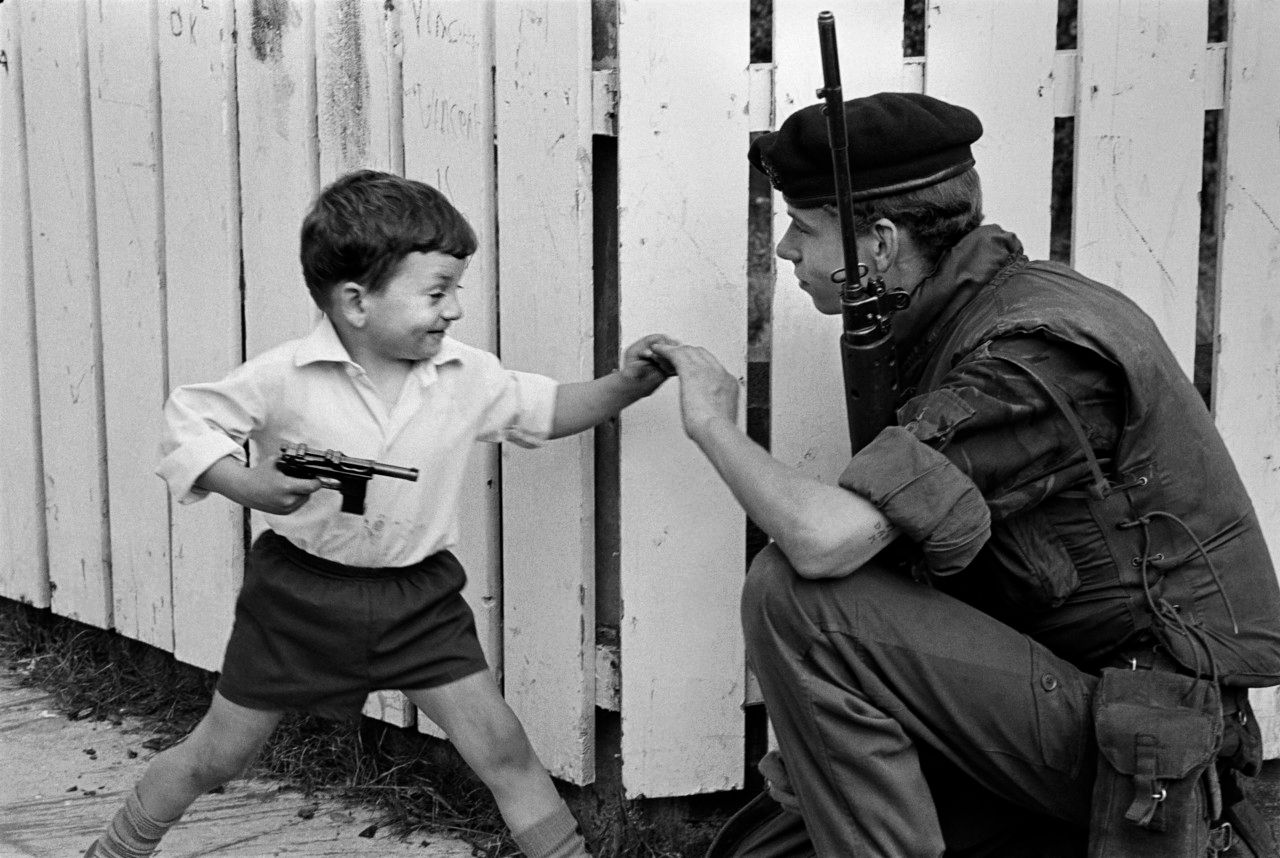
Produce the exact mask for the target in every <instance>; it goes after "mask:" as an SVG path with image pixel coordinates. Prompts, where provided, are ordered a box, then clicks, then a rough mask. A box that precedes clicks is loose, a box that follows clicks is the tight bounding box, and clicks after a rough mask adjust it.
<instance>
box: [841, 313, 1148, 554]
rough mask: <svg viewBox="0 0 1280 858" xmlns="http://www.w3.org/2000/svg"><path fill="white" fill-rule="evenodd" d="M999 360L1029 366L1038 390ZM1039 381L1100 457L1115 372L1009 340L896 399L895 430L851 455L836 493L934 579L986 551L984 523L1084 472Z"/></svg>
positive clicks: (1050, 345) (1043, 346)
mask: <svg viewBox="0 0 1280 858" xmlns="http://www.w3.org/2000/svg"><path fill="white" fill-rule="evenodd" d="M1001 355H1008V356H1010V357H1016V358H1017V359H1018V360H1019V361H1020V362H1021V363H1022V364H1024V365H1027V366H1034V367H1036V375H1037V377H1038V380H1037V379H1033V378H1031V377H1030V376H1028V375H1027V374H1025V373H1023V372H1022V371H1020V370H1018V369H1017V368H1015V367H1014V365H1012V364H1010V363H1009V362H1008V361H1006V360H1004V359H1002V358H1001ZM1041 383H1049V384H1054V385H1057V386H1058V387H1059V388H1060V389H1061V390H1062V392H1063V393H1064V394H1065V397H1066V399H1067V400H1068V401H1070V402H1071V403H1072V404H1073V407H1074V408H1075V410H1076V413H1077V415H1078V416H1079V418H1080V419H1081V422H1082V423H1083V425H1084V428H1085V431H1086V433H1087V435H1088V440H1089V441H1090V443H1091V445H1092V446H1093V447H1094V449H1095V452H1096V453H1097V454H1098V455H1099V457H1100V458H1105V456H1106V455H1107V454H1108V453H1107V451H1108V450H1109V448H1110V446H1111V445H1112V444H1114V442H1115V438H1116V435H1117V432H1118V424H1119V421H1120V419H1121V413H1122V397H1121V395H1120V392H1119V391H1120V390H1121V389H1122V388H1121V382H1120V381H1119V378H1118V375H1117V371H1116V370H1115V368H1114V367H1112V366H1110V365H1109V364H1107V363H1106V362H1105V361H1103V360H1102V359H1101V358H1099V357H1098V356H1097V355H1094V354H1092V353H1091V352H1087V351H1086V350H1084V349H1082V348H1079V347H1075V346H1071V345H1069V344H1064V343H1056V342H1049V341H1046V340H1043V339H1039V338H1035V337H1026V336H1020V337H1009V338H1005V339H1001V340H996V341H994V342H992V343H988V344H985V345H983V346H982V347H981V348H980V349H978V350H977V351H975V352H974V353H973V354H971V355H969V356H968V357H967V358H966V359H965V360H963V361H961V362H959V363H958V364H957V365H956V366H955V368H953V369H952V371H951V372H950V373H948V375H947V376H946V377H945V378H944V379H943V382H942V384H941V385H939V387H938V388H937V389H935V390H932V391H928V392H926V393H924V394H921V395H919V396H916V397H914V398H912V399H910V400H908V401H907V402H906V404H904V405H903V407H902V408H901V409H899V412H898V422H899V424H900V425H899V426H892V427H889V428H887V429H885V430H884V431H882V432H881V433H880V434H879V435H878V436H877V437H876V438H875V439H874V440H873V441H872V442H871V443H870V444H868V445H867V446H866V447H865V448H863V450H861V451H860V452H859V453H858V454H857V455H856V456H854V457H853V459H852V460H851V461H850V463H849V465H848V467H847V468H846V469H845V471H844V473H843V474H842V475H841V477H840V485H842V486H843V487H845V488H846V489H849V490H850V491H853V492H855V493H857V494H859V495H861V496H863V497H865V498H866V499H868V500H869V501H871V502H872V503H873V504H875V506H876V507H877V508H878V509H880V511H881V512H882V513H884V515H885V516H886V517H887V518H888V519H889V520H890V521H891V522H893V524H894V525H895V526H897V527H898V528H899V529H900V530H901V531H902V532H903V533H904V534H905V535H906V536H907V537H908V538H909V539H911V540H912V541H914V542H915V543H917V544H918V545H919V547H920V549H921V551H922V552H923V555H924V561H925V564H926V565H927V566H928V567H929V569H930V570H931V571H932V572H933V573H934V574H937V575H947V574H951V573H954V572H958V571H960V570H961V569H963V568H964V567H965V566H967V565H968V564H969V563H970V562H971V561H972V560H973V558H974V557H975V556H976V555H977V553H978V552H979V551H980V550H981V549H982V547H983V545H985V544H986V542H987V540H988V539H989V538H990V535H991V528H992V523H993V522H996V523H998V522H1000V521H1003V520H1004V519H1007V518H1009V517H1011V516H1013V515H1016V514H1018V513H1020V512H1022V511H1024V510H1027V509H1030V508H1032V507H1034V506H1036V505H1037V504H1039V503H1040V502H1041V501H1043V500H1044V499H1045V498H1047V497H1050V496H1052V495H1054V494H1055V493H1057V492H1058V491H1061V490H1062V489H1063V488H1065V487H1068V486H1070V485H1072V484H1075V483H1078V482H1079V481H1080V479H1081V478H1082V477H1083V476H1084V475H1085V474H1087V466H1086V464H1085V456H1084V452H1083V451H1082V450H1081V449H1080V446H1079V443H1078V441H1077V440H1076V436H1075V435H1074V433H1073V431H1072V429H1071V427H1070V424H1069V423H1068V421H1067V419H1066V418H1065V417H1064V416H1063V415H1062V413H1061V412H1060V411H1059V410H1058V408H1057V406H1055V405H1054V403H1053V401H1052V400H1051V399H1050V397H1048V396H1047V395H1046V394H1045V392H1044V390H1043V389H1042V388H1041V387H1040V384H1041Z"/></svg>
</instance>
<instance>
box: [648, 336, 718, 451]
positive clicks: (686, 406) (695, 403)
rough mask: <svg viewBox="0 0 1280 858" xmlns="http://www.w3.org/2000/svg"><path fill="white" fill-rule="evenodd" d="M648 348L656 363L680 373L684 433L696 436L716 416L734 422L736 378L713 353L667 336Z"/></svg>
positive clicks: (681, 413) (715, 418)
mask: <svg viewBox="0 0 1280 858" xmlns="http://www.w3.org/2000/svg"><path fill="white" fill-rule="evenodd" d="M649 350H650V351H651V352H652V354H653V356H654V360H655V361H656V362H657V363H658V365H659V366H661V367H662V368H663V369H664V370H667V371H668V372H674V374H676V375H678V376H679V377H680V415H681V419H682V420H683V423H684V431H685V434H686V435H688V436H689V437H690V438H694V439H696V438H697V436H698V434H699V433H700V432H701V430H703V429H704V428H706V426H707V425H708V424H709V423H711V422H713V421H715V420H718V419H724V420H727V421H729V422H730V423H736V422H737V419H738V394H739V382H738V379H737V378H735V377H734V376H733V375H731V374H730V373H729V372H728V371H727V370H726V369H725V368H724V367H723V366H722V365H721V364H720V361H718V360H716V357H715V355H713V354H712V353H711V352H709V351H707V350H706V349H704V348H702V347H701V346H687V345H683V344H681V343H678V342H676V341H675V340H670V339H667V338H663V340H662V341H660V342H654V343H651V344H649Z"/></svg>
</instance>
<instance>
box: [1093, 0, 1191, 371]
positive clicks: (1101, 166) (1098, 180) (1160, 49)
mask: <svg viewBox="0 0 1280 858" xmlns="http://www.w3.org/2000/svg"><path fill="white" fill-rule="evenodd" d="M1206 2H1207V0H1082V2H1081V3H1080V7H1079V33H1080V35H1079V42H1080V69H1079V70H1080V74H1079V87H1080V89H1079V96H1078V98H1077V102H1076V103H1077V110H1076V146H1075V213H1074V216H1073V218H1072V223H1073V229H1074V234H1073V236H1072V261H1073V263H1074V265H1075V267H1076V268H1078V269H1079V270H1080V271H1082V272H1083V273H1084V274H1086V275H1088V276H1090V277H1094V278H1096V279H1098V280H1101V281H1102V282H1104V283H1108V284H1110V285H1112V286H1115V287H1116V288H1118V289H1120V290H1121V291H1123V292H1125V293H1126V294H1127V295H1128V296H1129V297H1131V298H1132V299H1134V300H1135V301H1137V302H1138V304H1140V305H1141V306H1142V308H1143V309H1144V310H1146V311H1147V312H1148V313H1149V314H1150V315H1151V316H1152V317H1153V318H1154V319H1155V320H1156V323H1157V324H1158V325H1159V327H1160V331H1161V333H1163V334H1164V337H1165V339H1166V340H1167V341H1168V343H1169V346H1170V347H1171V348H1172V349H1173V353H1174V354H1175V355H1176V356H1177V357H1178V361H1179V362H1180V363H1181V364H1182V367H1183V369H1184V370H1185V371H1186V373H1187V375H1188V376H1190V375H1191V373H1192V363H1193V359H1194V356H1195V322H1196V272H1197V265H1198V263H1197V249H1198V248H1199V246H1200V239H1199V233H1200V206H1199V201H1198V194H1199V190H1200V180H1201V170H1202V160H1203V146H1202V141H1203V136H1204V85H1203V83H1202V81H1201V76H1202V73H1203V67H1204V62H1205V45H1206V44H1207V39H1208V11H1207V6H1206Z"/></svg>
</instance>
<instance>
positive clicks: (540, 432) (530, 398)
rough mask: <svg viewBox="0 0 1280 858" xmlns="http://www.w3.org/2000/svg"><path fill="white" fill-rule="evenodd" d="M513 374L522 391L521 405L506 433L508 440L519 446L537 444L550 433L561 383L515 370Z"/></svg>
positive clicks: (518, 387)
mask: <svg viewBox="0 0 1280 858" xmlns="http://www.w3.org/2000/svg"><path fill="white" fill-rule="evenodd" d="M510 375H511V377H512V378H513V379H515V382H516V387H517V389H518V390H519V393H520V407H519V409H518V410H517V412H516V415H515V420H514V421H513V422H512V424H511V425H510V426H508V427H507V430H506V432H505V433H504V434H505V440H507V441H510V442H511V443H513V444H516V445H517V446H520V447H538V446H540V445H541V444H542V443H543V442H544V441H546V440H547V438H548V437H550V435H551V427H552V424H553V422H554V420H555V414H556V388H558V387H559V386H560V385H559V383H558V382H557V381H556V380H555V379H554V378H549V377H547V376H545V375H537V374H535V373H530V372H516V371H510Z"/></svg>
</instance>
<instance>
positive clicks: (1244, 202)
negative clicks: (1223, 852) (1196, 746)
mask: <svg viewBox="0 0 1280 858" xmlns="http://www.w3.org/2000/svg"><path fill="white" fill-rule="evenodd" d="M1230 9H1231V11H1230V14H1231V20H1230V32H1229V33H1228V41H1229V43H1230V45H1231V50H1230V51H1229V52H1228V58H1229V63H1230V65H1229V67H1228V69H1227V94H1226V106H1225V115H1224V117H1223V119H1224V122H1223V123H1222V125H1223V128H1224V129H1225V134H1226V139H1227V141H1229V142H1228V145H1227V146H1226V157H1225V159H1224V161H1223V163H1222V164H1221V165H1220V167H1219V175H1221V176H1224V177H1225V181H1224V183H1223V187H1222V192H1221V193H1222V210H1221V216H1222V223H1221V226H1220V228H1219V235H1220V236H1221V244H1220V246H1219V253H1218V260H1219V277H1218V312H1217V325H1218V330H1217V333H1218V337H1217V341H1218V344H1219V351H1218V355H1217V361H1216V363H1215V366H1214V378H1213V394H1214V413H1215V415H1216V416H1217V420H1218V427H1219V429H1221V431H1222V435H1223V438H1224V439H1225V440H1226V442H1227V446H1228V448H1229V449H1230V450H1231V454H1232V457H1233V458H1234V459H1235V462H1236V465H1237V467H1238V468H1239V470H1240V476H1241V478H1242V479H1243V480H1244V484H1245V486H1246V487H1247V488H1248V490H1249V494H1250V496H1251V497H1252V498H1253V503H1254V508H1255V510H1256V511H1257V515H1258V520H1259V521H1260V522H1261V524H1262V532H1263V533H1264V534H1265V535H1266V537H1267V540H1268V544H1269V547H1270V549H1271V557H1272V561H1273V563H1274V564H1275V565H1276V567H1277V569H1280V432H1278V431H1277V427H1280V304H1278V303H1277V301H1276V286H1277V284H1280V173H1277V171H1276V169H1275V165H1276V164H1277V163H1280V114H1278V112H1277V107H1276V97H1275V94H1276V92H1277V91H1280V55H1278V54H1277V53H1276V51H1275V48H1274V44H1273V38H1272V34H1274V33H1277V32H1280V3H1276V2H1267V3H1233V4H1231V7H1230ZM1251 696H1252V698H1253V700H1254V703H1255V705H1256V706H1257V707H1258V709H1257V714H1258V719H1259V721H1260V723H1261V726H1262V731H1263V739H1264V752H1265V754H1266V756H1267V757H1268V758H1274V757H1275V756H1277V755H1280V695H1277V693H1276V690H1275V689H1261V690H1257V691H1254V692H1252V693H1251Z"/></svg>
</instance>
